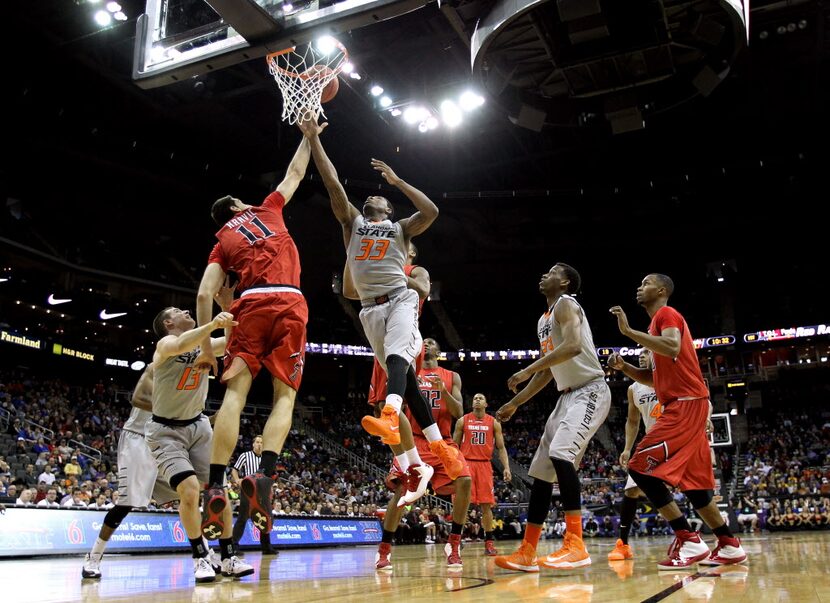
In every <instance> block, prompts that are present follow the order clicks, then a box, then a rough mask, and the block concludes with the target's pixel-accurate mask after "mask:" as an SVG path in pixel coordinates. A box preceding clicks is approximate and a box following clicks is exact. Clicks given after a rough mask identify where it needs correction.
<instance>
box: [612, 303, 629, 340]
mask: <svg viewBox="0 0 830 603" xmlns="http://www.w3.org/2000/svg"><path fill="white" fill-rule="evenodd" d="M608 311H609V312H611V314H613V315H614V316H616V317H617V327H618V328H619V329H620V333H622V334H623V335H628V334H629V333H630V332H631V326H630V325H629V324H628V316H626V315H625V310H623V309H622V307H620V306H614V307H613V308H611V309H610V310H608Z"/></svg>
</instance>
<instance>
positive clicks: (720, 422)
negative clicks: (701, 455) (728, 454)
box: [709, 412, 732, 446]
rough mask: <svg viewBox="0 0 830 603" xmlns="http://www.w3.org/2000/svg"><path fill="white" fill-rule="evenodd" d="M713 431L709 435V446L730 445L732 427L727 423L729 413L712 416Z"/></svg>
mask: <svg viewBox="0 0 830 603" xmlns="http://www.w3.org/2000/svg"><path fill="white" fill-rule="evenodd" d="M712 425H713V426H714V430H713V431H712V433H710V434H709V444H710V445H711V446H731V445H732V425H731V424H730V423H729V413H726V412H724V413H716V414H713V415H712Z"/></svg>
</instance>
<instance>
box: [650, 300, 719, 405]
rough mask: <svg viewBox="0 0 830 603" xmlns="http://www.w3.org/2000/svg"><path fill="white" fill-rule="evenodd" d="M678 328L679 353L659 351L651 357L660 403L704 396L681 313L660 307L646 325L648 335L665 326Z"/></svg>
mask: <svg viewBox="0 0 830 603" xmlns="http://www.w3.org/2000/svg"><path fill="white" fill-rule="evenodd" d="M671 328H676V329H679V330H680V353H679V354H678V356H677V358H669V357H668V356H663V355H661V354H657V353H655V354H652V356H653V357H654V373H653V374H654V391H655V392H656V393H657V399H658V400H660V402H661V403H662V404H664V405H665V404H667V403H669V402H672V401H673V400H677V399H697V398H708V397H709V390H708V389H707V387H706V383H705V382H704V381H703V373H701V372H700V363H699V362H698V360H697V354H695V346H694V342H693V341H692V335H691V333H689V325H687V324H686V320H685V319H684V318H683V316H682V315H681V314H680V312H678V311H677V310H675V309H674V308H672V307H669V306H663V307H662V308H660V309H659V310H657V312H656V313H655V314H654V316H653V317H652V319H651V324H650V325H649V326H648V333H649V335H654V336H659V335H661V334H662V333H663V331H664V330H666V329H671Z"/></svg>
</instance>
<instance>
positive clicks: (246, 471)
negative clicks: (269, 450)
mask: <svg viewBox="0 0 830 603" xmlns="http://www.w3.org/2000/svg"><path fill="white" fill-rule="evenodd" d="M261 460H262V457H261V456H259V455H257V454H254V451H253V450H249V451H248V452H243V453H242V454H240V455H239V458H238V459H236V463H235V464H234V466H233V468H234V469H236V471H237V472H238V473H239V477H248V476H249V475H253V474H254V473H256V472H257V471H259V463H260V461H261Z"/></svg>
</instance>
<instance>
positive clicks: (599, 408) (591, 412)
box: [528, 377, 611, 482]
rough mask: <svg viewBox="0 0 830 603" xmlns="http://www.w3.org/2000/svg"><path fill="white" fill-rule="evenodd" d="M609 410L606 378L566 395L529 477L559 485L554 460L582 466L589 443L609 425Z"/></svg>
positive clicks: (550, 422) (555, 411) (551, 420)
mask: <svg viewBox="0 0 830 603" xmlns="http://www.w3.org/2000/svg"><path fill="white" fill-rule="evenodd" d="M609 410H611V390H610V389H609V388H608V384H607V383H606V382H605V379H603V378H602V377H600V378H598V379H595V380H594V381H591V382H590V383H587V384H585V385H583V386H582V387H580V388H578V389H575V390H573V391H570V392H565V393H563V394H562V395H561V396H560V397H559V401H558V402H557V403H556V408H554V409H553V412H552V413H550V417H548V421H547V423H546V424H545V433H544V435H542V440H541V441H540V442H539V447H538V448H537V449H536V454H534V455H533V461H531V463H530V471H528V475H529V476H530V477H532V478H535V479H541V480H544V481H546V482H555V481H557V479H556V471H555V470H554V468H553V461H551V457H553V458H555V459H562V460H564V461H570V462H571V463H573V464H574V466H579V462H580V461H581V460H582V455H583V454H585V450H586V449H587V448H588V442H590V441H591V438H592V437H594V434H595V433H596V432H597V430H598V429H599V427H600V425H602V424H603V423H604V422H605V419H606V417H607V416H608V411H609Z"/></svg>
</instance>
